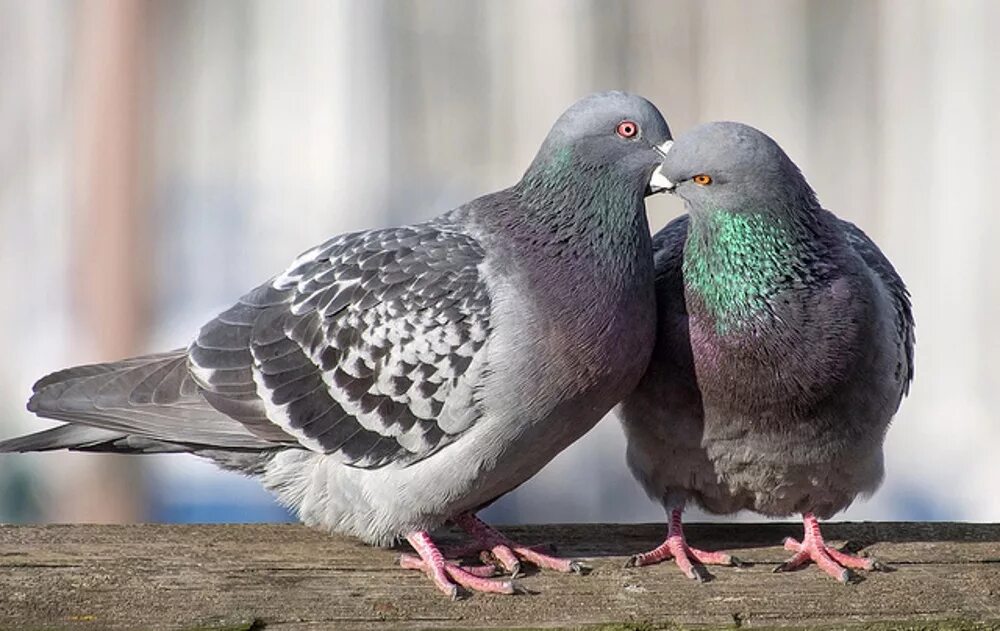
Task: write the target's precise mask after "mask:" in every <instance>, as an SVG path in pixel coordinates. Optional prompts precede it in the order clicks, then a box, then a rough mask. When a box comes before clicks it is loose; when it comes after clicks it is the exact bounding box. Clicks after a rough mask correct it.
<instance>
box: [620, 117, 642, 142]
mask: <svg viewBox="0 0 1000 631" xmlns="http://www.w3.org/2000/svg"><path fill="white" fill-rule="evenodd" d="M615 132H616V133H617V134H618V135H619V136H621V137H622V138H635V136H636V134H638V133H639V126H638V125H636V124H635V123H633V122H632V121H622V122H620V123H618V127H616V128H615Z"/></svg>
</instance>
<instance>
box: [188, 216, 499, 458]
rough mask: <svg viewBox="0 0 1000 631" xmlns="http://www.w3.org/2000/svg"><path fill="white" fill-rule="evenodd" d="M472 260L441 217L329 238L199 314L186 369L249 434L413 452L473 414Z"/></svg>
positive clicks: (484, 314)
mask: <svg viewBox="0 0 1000 631" xmlns="http://www.w3.org/2000/svg"><path fill="white" fill-rule="evenodd" d="M482 260H483V250H482V248H481V247H480V244H479V243H478V242H477V241H476V240H475V239H474V238H472V237H471V236H469V235H468V234H466V233H464V232H461V231H459V230H457V229H454V228H452V227H451V226H450V225H449V224H446V223H443V222H441V221H434V222H430V223H425V224H418V225H415V226H407V227H402V228H392V229H386V230H373V231H368V232H358V233H352V234H347V235H343V236H339V237H336V238H334V239H332V240H330V241H328V242H326V243H325V244H323V245H321V246H318V247H316V248H313V249H312V250H309V251H307V252H305V253H304V254H302V255H301V256H300V257H298V259H296V261H295V262H294V263H293V264H292V265H291V267H290V268H289V269H288V270H287V271H286V272H285V273H284V274H282V275H280V276H278V277H277V278H275V279H274V280H273V281H271V282H269V283H267V284H265V285H262V286H260V287H258V288H257V289H255V290H254V291H252V292H250V293H249V294H247V295H246V296H244V297H243V298H241V299H240V301H239V302H238V303H237V304H236V305H235V306H234V307H232V308H231V309H229V310H228V311H226V312H224V313H222V314H221V315H220V316H219V317H217V318H216V319H215V320H213V321H211V322H210V323H208V324H207V325H206V326H205V327H204V328H203V329H202V330H201V333H200V334H199V335H198V338H197V339H196V340H195V342H194V343H193V344H192V345H191V347H190V349H189V363H190V368H191V372H192V374H193V375H194V376H195V378H196V379H197V381H198V383H199V385H200V386H201V388H203V390H204V393H203V394H204V396H205V397H206V399H207V400H208V401H209V403H211V404H212V406H214V407H215V408H216V409H217V410H219V411H221V412H223V413H225V414H227V415H229V416H231V417H232V418H235V419H236V420H238V421H240V422H241V423H243V424H244V425H246V426H247V427H248V428H249V429H250V430H251V431H253V432H254V433H256V434H260V433H262V432H268V431H271V432H274V431H277V432H279V433H281V434H283V435H287V436H290V437H292V438H294V439H295V441H297V442H298V443H299V444H300V445H302V446H303V447H306V448H308V449H311V450H314V451H318V452H322V453H327V454H337V455H339V456H340V457H341V458H342V459H343V461H344V462H345V463H346V464H350V465H353V466H357V467H365V468H374V467H380V466H384V465H385V464H387V463H389V462H403V463H412V462H416V461H418V460H421V459H423V458H425V457H427V456H428V455H430V454H431V453H434V452H435V451H437V450H438V449H440V448H441V447H442V446H444V445H446V444H448V443H449V442H451V441H452V440H454V439H455V437H457V436H458V435H460V434H461V433H462V432H464V431H465V430H467V429H468V428H469V427H470V426H471V425H472V424H473V423H474V422H475V421H476V419H477V418H478V417H479V416H480V410H479V406H478V402H477V394H476V392H477V386H478V384H479V383H480V380H481V378H482V376H483V372H484V368H485V366H484V364H485V355H486V353H485V346H486V341H487V338H488V337H489V333H490V330H491V327H490V299H489V295H488V293H487V289H486V286H485V283H484V281H483V279H482V278H481V276H480V269H479V264H480V263H481V262H482ZM268 426H270V429H268Z"/></svg>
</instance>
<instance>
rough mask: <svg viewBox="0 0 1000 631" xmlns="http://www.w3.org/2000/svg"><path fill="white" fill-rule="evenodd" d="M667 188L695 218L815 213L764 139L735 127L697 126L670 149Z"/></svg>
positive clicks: (785, 160) (788, 166)
mask: <svg viewBox="0 0 1000 631" xmlns="http://www.w3.org/2000/svg"><path fill="white" fill-rule="evenodd" d="M661 172H662V174H663V176H664V177H665V178H666V180H668V181H667V182H666V183H665V187H666V188H667V189H668V190H669V191H670V192H672V193H675V194H676V195H678V196H680V197H681V198H683V199H684V201H685V202H686V203H687V206H688V208H689V210H691V211H692V212H693V213H694V214H696V215H697V214H698V213H699V212H706V211H712V210H726V211H731V212H732V211H735V212H740V211H748V212H764V211H770V212H782V211H785V212H802V211H810V210H814V209H817V208H818V207H819V204H818V202H817V200H816V194H815V193H814V192H813V190H812V188H810V186H809V184H808V182H806V180H805V178H804V177H803V176H802V172H801V171H800V170H799V168H798V167H797V166H796V165H795V163H794V162H792V160H791V159H790V158H789V157H788V155H787V154H786V153H785V152H784V151H783V150H782V149H781V147H780V146H778V143H776V142H775V141H774V140H773V139H772V138H771V137H770V136H768V135H767V134H765V133H763V132H761V131H759V130H757V129H754V128H753V127H750V126H749V125H744V124H742V123H734V122H712V123H705V124H703V125H699V126H697V127H695V128H693V129H692V130H690V131H688V132H687V133H685V134H682V135H681V136H680V138H678V139H677V141H676V142H674V143H673V145H672V146H671V147H670V151H669V152H668V153H667V157H666V158H665V159H664V161H663V166H662V167H661Z"/></svg>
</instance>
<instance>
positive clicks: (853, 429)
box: [618, 122, 914, 582]
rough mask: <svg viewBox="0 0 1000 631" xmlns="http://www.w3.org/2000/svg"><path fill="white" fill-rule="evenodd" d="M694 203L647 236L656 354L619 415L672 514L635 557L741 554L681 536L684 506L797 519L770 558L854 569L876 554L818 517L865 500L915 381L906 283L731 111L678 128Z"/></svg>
mask: <svg viewBox="0 0 1000 631" xmlns="http://www.w3.org/2000/svg"><path fill="white" fill-rule="evenodd" d="M662 171H663V175H664V176H665V177H666V178H667V179H668V180H670V183H669V184H668V185H667V186H668V190H669V191H671V192H672V193H673V194H676V195H679V196H680V197H681V198H682V199H684V201H685V204H686V207H687V210H688V214H687V215H684V216H682V217H680V218H678V219H676V220H674V221H672V222H671V223H669V224H668V225H667V226H666V227H665V228H663V229H662V230H661V231H660V232H659V233H657V234H656V235H655V236H654V237H653V247H654V257H655V263H654V266H655V269H656V281H655V282H656V297H657V310H658V324H657V334H656V341H655V347H654V351H653V357H652V359H651V361H650V365H649V368H648V370H647V371H646V374H645V375H644V376H643V378H642V380H641V382H640V384H639V386H638V387H637V388H636V390H635V391H634V392H633V393H632V394H630V395H629V396H628V397H627V398H626V399H625V400H624V401H623V402H622V405H621V406H620V408H619V410H618V414H619V417H620V419H621V421H622V423H623V425H624V429H625V433H626V436H627V461H628V464H629V467H630V469H631V471H632V473H633V475H634V476H635V477H636V479H637V480H638V481H639V482H640V484H641V485H642V486H643V488H644V489H645V491H646V493H647V494H648V495H649V496H650V498H651V499H653V500H654V501H659V502H661V503H662V505H663V507H664V509H665V510H666V512H667V514H668V522H669V525H668V532H667V538H666V540H665V541H664V543H663V544H662V545H660V546H659V547H657V548H656V549H654V550H652V551H649V552H646V553H643V554H638V555H636V556H634V557H632V559H631V560H630V564H631V565H635V566H643V565H648V564H653V563H657V562H660V561H662V560H665V559H670V558H673V559H674V562H675V563H676V564H677V566H678V567H679V568H680V569H681V570H682V571H683V572H684V574H686V575H687V576H688V577H689V578H692V579H696V580H702V581H704V580H708V579H709V578H711V575H710V574H709V573H708V572H707V570H706V569H705V567H704V566H705V565H709V564H718V565H738V564H739V561H738V560H737V559H735V558H734V557H732V556H730V555H728V554H724V553H721V552H709V551H703V550H698V549H695V548H691V547H689V546H688V545H687V541H686V539H685V537H684V532H683V529H682V524H681V514H682V511H683V509H684V507H685V505H686V504H687V502H689V501H693V502H694V503H695V504H697V505H698V506H700V507H701V508H703V509H704V510H706V511H708V512H710V513H714V514H727V513H734V512H736V511H739V510H752V511H756V512H758V513H761V514H763V515H767V516H769V517H780V516H788V515H791V514H801V515H802V519H803V523H804V530H805V535H804V538H803V540H802V541H801V542H799V541H796V540H794V539H787V540H786V541H785V548H786V549H789V550H791V551H793V552H794V556H792V557H791V558H790V559H788V560H787V561H786V562H785V563H783V564H782V565H780V566H779V567H778V570H782V571H783V570H791V569H796V568H799V567H801V566H803V565H805V564H807V563H808V562H809V561H813V562H815V563H816V564H817V565H818V566H819V567H820V568H821V569H822V570H823V571H825V572H826V573H828V574H830V575H831V576H833V577H835V578H836V579H838V580H840V581H843V582H846V581H848V580H854V579H857V578H860V577H859V576H858V575H856V574H855V573H854V572H852V571H851V570H854V569H867V570H871V569H876V568H877V567H878V565H877V563H876V562H875V561H874V560H872V559H864V558H859V557H856V556H852V555H848V554H845V553H843V552H840V551H838V550H836V549H834V548H831V547H829V546H827V545H826V544H825V543H824V541H823V537H822V534H821V532H820V527H819V523H818V521H817V519H818V518H819V519H827V518H829V517H831V516H832V515H834V514H835V513H837V512H839V511H842V510H844V509H845V508H846V507H847V506H848V505H850V504H851V502H852V501H853V500H854V498H855V497H857V496H858V495H870V494H872V493H873V492H874V491H875V490H876V489H877V487H878V486H879V485H880V483H881V480H882V476H883V462H882V460H883V458H882V442H883V440H884V437H885V433H886V430H887V428H888V426H889V422H890V420H891V419H892V417H893V415H894V414H895V413H896V410H897V408H898V407H899V405H900V402H901V400H902V398H903V397H904V396H905V395H906V394H907V392H908V390H909V384H910V382H911V380H912V378H913V346H914V334H913V328H914V322H913V315H912V312H911V307H910V298H909V294H908V292H907V289H906V286H905V285H904V284H903V281H902V279H900V277H899V275H898V274H897V273H896V271H895V269H893V266H892V264H891V263H890V262H889V261H888V260H887V259H886V257H885V255H884V254H883V253H882V252H881V251H880V250H879V248H878V246H877V245H875V243H874V242H872V240H871V239H870V238H868V236H867V235H865V233H864V232H862V231H861V229H860V228H858V227H857V226H855V225H854V224H852V223H850V222H847V221H844V220H842V219H839V218H837V217H836V216H835V215H834V214H833V213H831V212H829V211H827V210H825V209H823V208H822V207H821V206H820V204H819V202H818V200H817V197H816V194H815V193H814V192H813V190H812V189H811V188H810V186H809V184H808V183H807V182H806V180H805V178H804V177H803V176H802V174H801V172H800V171H799V169H798V167H797V166H796V165H795V164H794V163H793V162H792V161H791V160H790V159H789V157H788V156H787V155H786V154H785V152H784V151H782V149H781V148H780V147H779V146H778V144H777V143H775V142H774V140H772V139H771V138H770V137H768V136H767V135H765V134H764V133H762V132H760V131H758V130H756V129H754V128H752V127H748V126H746V125H742V124H739V123H733V122H716V123H708V124H705V125H701V126H699V127H696V128H694V129H693V130H691V131H690V132H688V133H686V134H684V135H682V136H681V137H680V138H678V139H677V141H676V143H675V144H673V146H672V147H671V148H670V151H669V153H668V155H667V157H666V159H665V161H664V164H663V167H662Z"/></svg>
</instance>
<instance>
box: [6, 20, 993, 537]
mask: <svg viewBox="0 0 1000 631" xmlns="http://www.w3.org/2000/svg"><path fill="white" fill-rule="evenodd" d="M998 29H1000V3H996V2H992V1H990V0H965V1H963V2H949V1H948V0H922V1H911V0H879V1H869V0H857V1H852V2H836V3H831V2H822V1H820V0H815V1H805V0H773V1H765V0H762V1H760V2H741V1H739V0H700V1H698V2H694V1H689V0H674V1H671V2H656V1H652V0H631V1H624V2H604V1H602V0H578V1H570V0H548V1H546V2H534V1H528V0H517V1H506V2H466V1H461V0H448V1H445V0H433V1H432V0H418V1H403V0H399V1H388V0H383V1H379V0H357V1H354V2H348V1H342V2H295V3H279V2H268V1H264V0H260V1H254V2H244V1H240V0H218V1H210V0H197V1H196V0H185V1H177V2H169V3H153V2H146V1H138V0H83V1H81V2H77V3H67V2H62V1H58V0H37V1H35V2H23V1H20V0H0V77H3V89H0V295H3V296H4V297H5V299H4V300H3V306H2V307H0V349H3V357H4V358H5V360H4V361H0V437H7V436H10V435H13V434H15V433H18V432H22V431H27V430H30V429H36V428H41V427H43V425H42V422H41V421H39V420H38V419H35V418H33V417H31V416H30V415H29V414H28V413H27V412H25V411H24V401H25V400H26V398H27V396H28V394H29V392H30V386H31V384H32V382H33V381H34V380H35V379H36V378H37V377H39V376H41V375H42V374H44V373H45V372H47V371H51V370H54V369H57V368H60V367H63V366H65V365H68V364H70V363H79V362H86V361H97V360H103V359H114V358H117V357H120V356H122V355H126V354H129V353H140V352H145V351H149V350H154V349H158V348H173V347H178V346H183V345H185V344H186V343H187V342H188V341H189V339H190V338H191V336H192V335H193V334H194V333H195V332H196V331H197V329H198V327H199V326H200V324H201V323H202V322H204V321H205V320H207V319H208V318H210V317H211V316H212V315H214V313H216V312H218V311H219V310H221V309H223V308H225V307H226V306H228V304H229V303H231V302H232V301H233V300H235V299H236V298H237V297H238V296H239V295H240V294H241V293H242V292H243V291H245V290H247V289H249V288H250V287H252V286H254V285H255V284H256V283H258V282H260V281H262V280H264V279H265V278H267V277H268V276H270V275H272V274H274V273H276V272H278V271H280V270H281V269H282V268H283V267H284V266H285V265H286V263H287V262H288V261H290V260H291V258H292V257H294V256H295V255H296V254H297V253H298V252H300V251H302V250H304V249H306V248H308V247H309V246H311V245H313V244H315V243H317V242H319V241H320V240H322V239H324V238H325V237H326V236H329V235H332V234H335V233H337V232H341V231H346V230H352V229H359V228H365V227H372V226H379V225H390V224H395V223H400V222H410V221H416V220H421V219H425V218H428V217H430V216H432V215H434V214H437V213H439V212H441V211H444V210H447V209H449V208H451V207H453V206H455V205H457V204H459V203H461V202H463V201H465V200H467V199H469V198H471V197H473V196H475V195H477V194H480V193H483V192H487V191H490V190H494V189H496V188H500V187H503V186H506V185H508V184H510V183H513V182H514V181H515V180H516V179H517V178H518V177H519V176H520V174H521V172H522V171H523V169H524V168H525V167H526V166H527V164H528V163H529V161H530V160H531V158H532V156H533V154H534V151H535V149H536V148H537V146H538V144H539V143H540V142H541V140H542V138H543V137H544V135H545V133H546V131H547V130H548V128H549V126H550V125H551V123H552V122H553V121H554V119H555V118H556V116H558V114H559V113H560V112H561V111H562V110H563V109H564V108H565V107H566V106H567V105H569V104H570V103H571V102H573V101H574V100H575V99H577V98H578V97H580V96H582V95H584V94H586V93H588V92H592V91H596V90H604V89H612V88H615V89H625V90H629V91H633V92H637V93H640V94H643V95H645V96H647V97H648V98H650V99H651V100H653V101H654V102H655V103H657V104H658V105H659V106H660V108H661V109H662V110H663V112H664V113H665V115H666V116H667V119H668V120H669V121H670V123H671V125H672V127H673V129H674V131H675V133H679V132H683V131H684V130H685V129H686V128H688V127H690V126H692V125H693V124H695V123H697V122H700V121H705V120H713V119H733V120H740V121H744V122H747V123H750V124H752V125H755V126H757V127H760V128H761V129H763V130H765V131H767V132H768V133H770V134H771V135H772V136H774V137H775V138H776V139H777V140H778V141H779V142H780V143H781V144H782V145H783V146H784V147H785V149H786V150H787V151H788V153H789V154H790V155H791V156H792V158H793V159H795V160H796V161H797V162H798V163H799V165H800V166H801V167H802V168H803V170H804V171H805V173H806V174H807V176H808V177H809V180H810V182H811V183H812V184H813V186H814V187H815V188H816V189H817V191H818V193H819V195H820V199H821V200H823V202H824V203H825V205H826V206H827V207H828V208H830V209H831V210H834V211H835V212H837V213H838V214H840V215H841V216H843V217H845V218H847V219H850V220H852V221H854V222H856V223H858V224H859V225H861V226H862V227H863V228H864V229H865V230H866V231H868V233H869V234H870V235H872V236H873V237H874V238H875V239H876V240H877V241H878V242H879V243H880V244H881V245H882V247H883V249H884V250H885V251H886V253H887V254H888V255H889V256H890V258H891V259H892V260H893V261H894V262H895V263H896V265H897V267H898V269H899V271H900V272H901V273H902V275H903V276H904V277H905V278H906V280H907V281H908V283H909V285H910V288H911V290H912V292H913V296H914V310H915V313H916V317H917V338H918V347H917V349H918V350H917V381H916V383H915V385H914V387H913V391H912V396H911V397H910V399H908V400H907V401H906V402H905V403H904V405H903V409H902V411H901V412H900V414H899V416H898V417H897V420H896V422H895V423H894V425H893V427H892V428H891V430H890V432H889V435H888V439H887V442H886V458H887V471H888V474H887V479H886V483H885V485H884V487H883V489H882V490H881V491H880V492H879V493H878V494H877V495H876V496H875V497H874V498H873V499H871V500H869V501H866V502H859V503H858V504H856V505H855V506H854V507H852V508H851V509H850V510H849V511H848V513H846V514H845V517H848V518H884V519H968V520H991V521H996V520H998V519H1000V495H998V494H997V493H996V492H995V488H994V487H995V485H996V483H997V482H998V481H1000V461H997V460H996V459H995V458H992V457H990V456H989V453H988V449H989V447H990V446H992V445H996V444H1000V423H998V422H997V420H996V412H995V410H996V409H1000V377H998V374H1000V373H998V371H997V369H996V368H995V366H994V363H995V358H996V357H997V355H998V353H1000V328H998V327H997V326H995V324H994V322H995V321H997V320H998V319H1000V274H998V273H997V272H998V270H1000V249H998V248H997V247H995V243H996V241H997V239H998V237H1000V213H997V212H996V210H995V208H994V206H995V203H993V202H991V200H990V199H989V198H988V195H989V191H990V190H991V189H992V184H993V182H992V178H993V177H995V175H996V174H997V173H1000V150H998V149H997V147H1000V73H998V72H996V70H995V68H993V67H992V66H993V64H994V61H993V60H996V59H1000V38H997V37H996V36H995V34H996V33H997V32H998ZM649 208H650V218H651V225H652V226H653V228H654V230H655V229H657V228H659V227H660V226H661V225H662V224H664V223H665V222H666V221H667V220H668V219H670V218H672V217H673V216H675V215H676V214H678V213H680V212H682V210H683V209H682V208H681V206H680V204H679V203H678V202H677V201H676V200H674V199H668V198H663V197H661V198H655V199H652V200H650V202H649ZM623 454H624V441H623V439H622V437H621V432H620V430H619V428H618V426H617V423H616V421H615V420H614V419H613V418H609V419H606V420H605V422H603V423H602V424H601V425H599V426H598V427H597V428H596V429H595V430H594V431H593V432H592V433H591V434H589V435H588V436H587V437H586V438H585V439H583V440H582V441H580V442H579V443H578V444H576V445H574V446H573V447H571V448H570V449H568V450H567V451H566V452H564V453H563V454H562V455H560V456H559V458H557V459H556V460H555V461H554V462H553V463H551V464H550V465H549V466H548V467H547V468H546V469H545V470H544V471H543V472H542V473H541V474H540V475H538V476H537V477H536V478H535V479H533V480H532V481H531V482H529V483H528V484H526V485H525V486H524V487H522V488H521V489H519V490H518V491H517V492H515V493H513V494H511V495H510V496H508V497H506V498H504V499H502V500H501V501H500V502H498V503H497V504H496V505H495V506H493V507H491V508H490V509H489V511H490V512H491V514H490V516H491V517H492V518H493V519H495V520H498V521H508V522H516V521H531V522H539V521H574V520H615V521H621V520H638V519H658V518H659V517H660V508H659V507H658V506H657V505H654V504H652V503H650V502H648V500H647V499H646V498H645V497H644V496H643V495H642V492H641V491H640V490H639V488H638V486H637V485H636V484H635V483H634V482H633V481H632V479H631V477H630V475H629V474H628V472H627V470H626V467H625V463H624V457H623ZM581 481H585V482H586V483H583V484H581ZM283 517H284V513H283V511H281V509H279V508H277V507H276V506H274V505H273V504H272V503H271V502H270V500H269V499H268V498H267V496H266V495H265V494H264V493H263V491H260V490H259V489H258V488H257V487H256V485H255V483H253V482H251V481H247V480H242V479H240V478H238V477H236V476H232V475H227V474H222V473H218V472H216V471H215V469H213V468H212V467H211V466H209V465H207V464H205V463H201V462H199V461H198V460H197V459H195V458H193V457H186V456H163V457H159V456H158V457H152V458H141V459H136V458H124V457H101V456H94V455H70V454H66V453H57V454H44V455H29V456H19V455H5V456H0V519H5V520H87V521H102V520H111V521H114V520H149V519H156V520H194V521H214V520H234V521H238V520H254V519H280V518H283Z"/></svg>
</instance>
